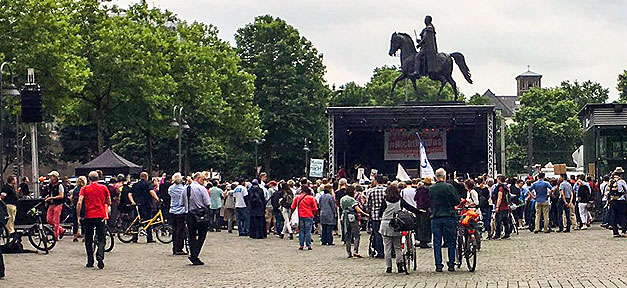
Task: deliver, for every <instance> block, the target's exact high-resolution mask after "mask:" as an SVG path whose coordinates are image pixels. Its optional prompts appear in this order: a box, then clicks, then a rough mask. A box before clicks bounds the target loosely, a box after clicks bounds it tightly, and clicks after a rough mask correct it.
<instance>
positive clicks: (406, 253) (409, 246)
mask: <svg viewBox="0 0 627 288" xmlns="http://www.w3.org/2000/svg"><path fill="white" fill-rule="evenodd" d="M413 234H414V233H413V231H402V232H401V251H402V252H401V253H402V254H403V265H405V274H406V275H408V274H409V265H410V264H409V263H412V264H413V265H412V266H413V269H414V271H416V247H415V246H414V240H413V238H414V237H413Z"/></svg>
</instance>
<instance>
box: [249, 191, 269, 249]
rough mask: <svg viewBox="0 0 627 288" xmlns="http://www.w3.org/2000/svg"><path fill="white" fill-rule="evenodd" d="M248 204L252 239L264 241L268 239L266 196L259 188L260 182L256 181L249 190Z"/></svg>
mask: <svg viewBox="0 0 627 288" xmlns="http://www.w3.org/2000/svg"><path fill="white" fill-rule="evenodd" d="M248 200H249V201H248V203H247V206H248V207H249V211H250V235H249V236H250V238H252V239H264V238H266V237H267V233H266V232H267V231H266V218H265V217H266V204H267V203H266V196H265V193H264V191H263V189H262V188H261V187H260V186H259V181H258V180H257V179H254V180H253V181H252V186H251V187H250V189H248Z"/></svg>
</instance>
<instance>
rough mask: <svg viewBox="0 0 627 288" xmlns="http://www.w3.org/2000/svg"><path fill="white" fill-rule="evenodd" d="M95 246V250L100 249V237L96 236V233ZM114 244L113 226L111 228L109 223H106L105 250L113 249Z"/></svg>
mask: <svg viewBox="0 0 627 288" xmlns="http://www.w3.org/2000/svg"><path fill="white" fill-rule="evenodd" d="M93 246H94V251H96V249H98V238H97V237H96V234H94V241H93ZM113 246H115V240H114V238H113V232H111V228H109V226H108V225H105V248H104V251H105V252H111V251H113Z"/></svg>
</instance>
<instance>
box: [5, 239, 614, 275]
mask: <svg viewBox="0 0 627 288" xmlns="http://www.w3.org/2000/svg"><path fill="white" fill-rule="evenodd" d="M314 239H316V240H318V239H319V237H318V236H317V235H316V236H314ZM141 240H144V239H141ZM141 240H140V241H141ZM24 241H26V242H25V247H26V248H28V249H32V247H30V244H28V240H27V239H26V238H24ZM335 241H336V243H339V238H335ZM367 245H368V235H367V234H366V233H363V232H362V247H361V251H362V254H363V255H366V254H367ZM297 248H298V243H297V240H292V241H290V240H286V239H285V240H281V239H278V238H276V237H274V236H271V237H270V238H269V239H266V240H252V239H249V238H247V237H238V236H237V234H236V233H234V234H227V233H226V232H221V233H209V234H208V238H207V241H206V242H205V246H204V248H203V251H202V253H201V255H200V256H201V259H202V260H203V261H204V262H205V266H198V267H192V266H189V265H188V264H189V261H188V260H187V257H185V256H173V255H171V246H170V245H164V244H159V243H155V244H145V243H140V244H122V243H120V242H119V241H117V242H116V245H115V248H114V250H113V251H112V252H111V253H108V254H107V255H106V261H105V263H106V265H107V266H106V267H105V269H104V270H102V271H99V270H97V269H88V268H84V265H85V252H84V248H83V245H82V243H72V242H71V238H69V237H66V238H65V239H63V241H61V242H60V243H58V246H57V247H55V248H54V250H53V251H52V252H51V253H50V254H49V255H44V254H42V253H40V254H20V255H5V262H6V266H7V275H8V276H7V278H6V279H4V280H0V287H122V286H125V287H250V286H255V287H310V286H315V287H355V286H359V287H396V286H400V287H627V277H626V274H625V271H626V270H625V266H624V265H625V255H627V251H626V248H627V240H625V239H613V238H612V237H611V232H609V231H608V230H605V229H602V228H599V227H594V228H593V229H591V230H588V231H574V232H572V233H570V234H558V233H551V234H548V235H547V234H538V235H534V234H533V233H530V232H529V231H522V232H521V233H520V235H518V236H514V237H513V238H512V239H511V240H498V241H494V240H493V241H484V244H483V251H481V252H479V254H478V264H477V271H476V272H475V273H470V272H468V271H467V270H466V268H465V266H462V268H461V270H458V271H457V272H454V273H449V272H446V271H445V272H443V273H435V272H434V264H433V251H432V250H431V249H428V250H418V269H417V271H411V272H410V275H407V276H406V275H398V274H396V273H394V274H386V273H385V272H384V271H385V264H384V262H383V260H378V259H367V258H366V259H346V253H345V250H344V247H343V246H342V245H341V244H338V245H335V246H320V244H319V241H316V244H315V245H314V249H313V251H298V250H297ZM394 270H396V267H395V268H394Z"/></svg>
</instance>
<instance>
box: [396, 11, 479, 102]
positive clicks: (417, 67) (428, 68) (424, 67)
mask: <svg viewBox="0 0 627 288" xmlns="http://www.w3.org/2000/svg"><path fill="white" fill-rule="evenodd" d="M431 20H432V19H431V16H429V15H427V16H426V17H425V28H424V29H422V31H421V32H420V39H419V40H418V45H417V46H414V40H412V39H411V36H409V35H408V34H406V33H397V32H394V34H392V39H390V52H389V54H390V56H392V55H395V54H396V52H397V51H398V50H399V49H400V50H401V70H402V73H403V74H401V76H398V78H396V80H394V84H392V92H391V93H392V94H393V93H394V88H396V84H397V83H398V81H401V80H403V79H406V78H409V79H410V80H411V82H412V84H413V86H414V92H416V94H417V93H418V89H417V88H416V79H418V78H420V77H423V76H424V77H429V78H430V79H432V80H435V81H440V83H441V84H442V85H441V86H440V90H439V91H438V99H439V98H440V97H441V94H442V89H443V88H444V85H446V83H449V84H451V87H452V88H453V92H454V93H455V102H457V85H456V84H455V81H454V80H453V77H451V74H452V73H453V60H451V58H453V59H454V60H455V63H456V64H457V67H459V70H461V72H462V75H464V78H465V79H466V81H468V83H470V84H472V80H471V79H470V69H468V66H467V65H466V60H465V59H464V55H462V53H459V52H453V53H450V54H447V53H438V45H437V43H436V40H435V28H434V27H433V24H432V23H431ZM416 48H420V51H416Z"/></svg>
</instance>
